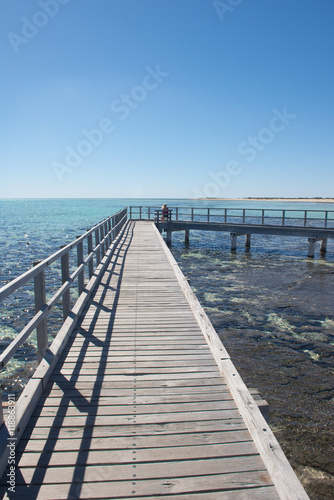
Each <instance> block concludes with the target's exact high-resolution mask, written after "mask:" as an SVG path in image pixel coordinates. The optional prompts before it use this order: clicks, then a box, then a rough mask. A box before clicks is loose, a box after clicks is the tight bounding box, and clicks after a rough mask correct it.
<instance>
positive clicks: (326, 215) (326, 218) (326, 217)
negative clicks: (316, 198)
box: [325, 210, 328, 227]
mask: <svg viewBox="0 0 334 500" xmlns="http://www.w3.org/2000/svg"><path fill="white" fill-rule="evenodd" d="M327 222H328V212H327V210H326V212H325V227H327Z"/></svg>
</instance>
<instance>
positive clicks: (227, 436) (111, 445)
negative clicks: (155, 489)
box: [17, 429, 251, 453]
mask: <svg viewBox="0 0 334 500" xmlns="http://www.w3.org/2000/svg"><path fill="white" fill-rule="evenodd" d="M65 430H66V429H65ZM65 435H66V434H65ZM63 436H64V433H63ZM172 439H173V445H174V446H181V447H182V446H190V445H192V446H195V445H203V444H206V445H209V444H222V443H240V442H249V441H251V437H250V434H249V432H248V431H245V430H237V431H228V430H225V431H224V432H221V431H210V432H204V431H202V432H198V433H195V432H184V433H182V434H180V433H179V434H177V433H175V434H173V436H172ZM135 442H136V446H137V447H138V448H164V447H170V444H171V435H170V434H160V435H159V434H157V435H146V436H141V435H138V434H137V433H136V439H135ZM133 443H134V438H133V435H130V436H119V437H117V436H114V435H113V436H112V437H110V436H104V437H103V436H102V437H92V436H86V437H83V436H81V437H76V438H75V437H73V436H72V433H71V434H70V435H69V436H68V437H67V438H66V437H62V438H61V437H58V439H50V438H49V439H46V438H44V439H41V438H36V439H29V440H25V439H21V441H20V443H19V445H18V447H17V452H18V453H21V452H22V451H28V452H40V453H41V452H47V451H48V452H53V451H83V450H116V449H118V450H122V449H131V448H132V446H133Z"/></svg>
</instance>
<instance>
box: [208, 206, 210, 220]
mask: <svg viewBox="0 0 334 500" xmlns="http://www.w3.org/2000/svg"><path fill="white" fill-rule="evenodd" d="M208 222H210V208H208Z"/></svg>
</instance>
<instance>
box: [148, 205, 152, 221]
mask: <svg viewBox="0 0 334 500" xmlns="http://www.w3.org/2000/svg"><path fill="white" fill-rule="evenodd" d="M148 220H151V207H148Z"/></svg>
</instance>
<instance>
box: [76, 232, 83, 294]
mask: <svg viewBox="0 0 334 500" xmlns="http://www.w3.org/2000/svg"><path fill="white" fill-rule="evenodd" d="M77 238H79V236H77ZM83 260H84V259H83V242H81V243H79V244H78V245H77V263H78V266H80V264H82V263H83ZM84 288H85V283H84V270H82V271H81V272H80V273H79V275H78V289H79V295H81V293H82V291H83V289H84Z"/></svg>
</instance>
